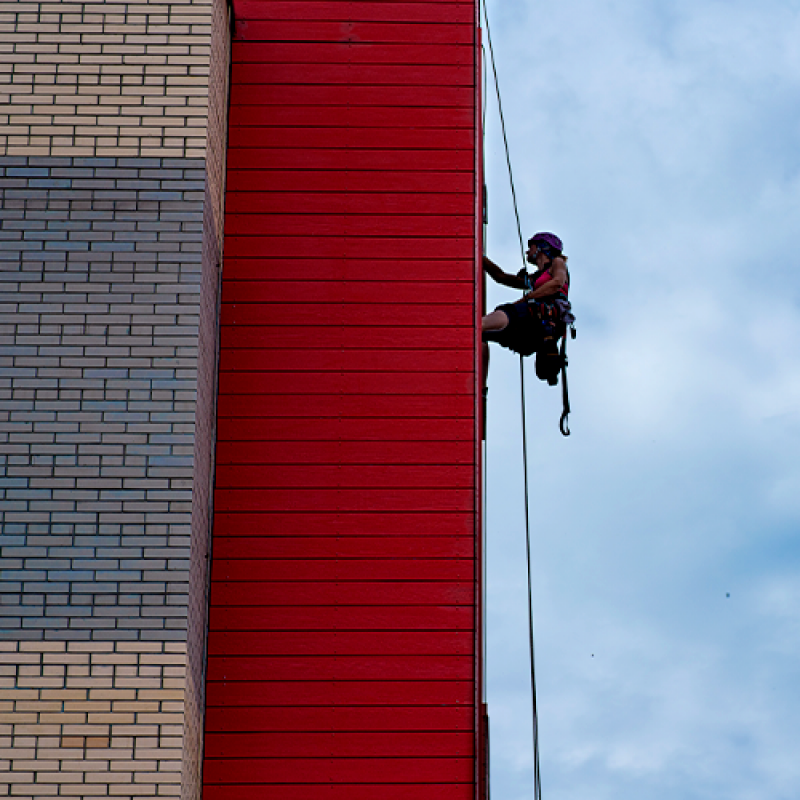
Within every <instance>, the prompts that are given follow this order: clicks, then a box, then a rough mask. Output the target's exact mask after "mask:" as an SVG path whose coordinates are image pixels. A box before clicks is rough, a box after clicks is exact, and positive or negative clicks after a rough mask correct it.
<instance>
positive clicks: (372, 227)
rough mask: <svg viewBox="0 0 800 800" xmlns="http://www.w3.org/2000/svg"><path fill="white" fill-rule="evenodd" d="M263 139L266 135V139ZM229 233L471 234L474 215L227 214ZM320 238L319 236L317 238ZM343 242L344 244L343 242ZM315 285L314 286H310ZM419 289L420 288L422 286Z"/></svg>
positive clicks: (269, 234)
mask: <svg viewBox="0 0 800 800" xmlns="http://www.w3.org/2000/svg"><path fill="white" fill-rule="evenodd" d="M262 141H263V139H262ZM225 225H226V230H227V231H228V232H229V233H228V235H229V236H232V237H233V236H280V237H288V236H296V237H302V236H308V235H309V233H311V234H312V235H313V236H314V237H323V236H331V237H345V236H346V237H348V238H349V237H360V236H381V237H383V236H404V237H405V236H414V237H420V236H426V237H440V236H443V237H456V236H461V237H468V236H469V235H470V233H471V231H472V229H473V227H474V225H473V220H472V217H464V216H452V215H447V216H445V215H441V216H440V215H436V214H406V215H403V216H392V215H388V214H384V215H376V216H372V215H370V214H347V215H345V214H331V213H328V214H259V213H255V212H253V213H245V214H233V213H230V211H229V213H228V214H226V217H225ZM317 241H318V239H317ZM339 246H341V244H339ZM309 288H311V287H309ZM418 291H419V290H418Z"/></svg>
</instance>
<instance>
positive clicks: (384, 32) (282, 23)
mask: <svg viewBox="0 0 800 800" xmlns="http://www.w3.org/2000/svg"><path fill="white" fill-rule="evenodd" d="M475 36H476V28H475V25H474V23H473V22H469V23H455V24H446V23H426V24H424V25H416V24H414V23H402V22H346V21H341V22H339V21H331V22H320V21H288V20H269V21H267V20H252V21H251V20H242V19H240V20H238V21H237V23H236V39H237V41H245V42H354V43H359V44H437V45H438V44H444V45H453V44H473V43H474V41H475ZM235 82H237V83H239V82H240V81H239V80H238V79H237V80H236V81H235Z"/></svg>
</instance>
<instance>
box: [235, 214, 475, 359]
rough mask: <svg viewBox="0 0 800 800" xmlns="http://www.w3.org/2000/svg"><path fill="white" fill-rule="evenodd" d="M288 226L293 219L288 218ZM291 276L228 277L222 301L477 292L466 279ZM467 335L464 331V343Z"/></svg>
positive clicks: (411, 298)
mask: <svg viewBox="0 0 800 800" xmlns="http://www.w3.org/2000/svg"><path fill="white" fill-rule="evenodd" d="M240 219H242V220H246V217H240ZM288 226H290V223H288V222H287V227H288ZM276 227H277V223H276ZM288 277H289V276H286V278H287V279H286V280H260V281H237V280H228V281H226V282H225V286H224V288H223V290H222V302H223V304H230V303H259V304H263V303H296V304H297V305H298V306H305V305H306V304H308V303H326V304H332V303H379V304H380V303H392V304H395V303H402V304H410V303H422V304H426V305H449V304H454V303H456V304H461V305H469V304H471V303H472V302H473V300H474V295H475V287H474V286H473V285H472V284H470V283H467V282H466V281H461V282H456V281H453V282H440V281H427V282H425V283H422V282H418V281H392V282H384V281H379V280H373V281H332V280H328V281H315V282H309V281H299V280H288ZM358 321H359V320H351V324H352V326H353V327H356V323H357V322H358ZM342 335H344V334H342ZM351 335H352V334H351ZM467 338H468V337H466V336H465V335H464V332H463V331H462V333H461V341H462V343H463V342H464V340H465V339H467ZM470 338H471V337H470ZM470 344H471V342H470ZM363 346H364V347H367V346H369V344H368V343H365V345H363ZM373 349H374V346H373Z"/></svg>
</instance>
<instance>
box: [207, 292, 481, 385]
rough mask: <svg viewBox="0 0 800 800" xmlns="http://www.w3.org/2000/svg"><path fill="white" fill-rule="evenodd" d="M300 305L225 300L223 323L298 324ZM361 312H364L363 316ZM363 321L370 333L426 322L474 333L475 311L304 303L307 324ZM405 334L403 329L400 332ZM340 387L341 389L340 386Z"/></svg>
mask: <svg viewBox="0 0 800 800" xmlns="http://www.w3.org/2000/svg"><path fill="white" fill-rule="evenodd" d="M298 311H299V309H298V306H297V305H296V304H291V303H261V304H260V305H251V304H249V303H223V304H222V308H221V317H220V319H221V323H222V324H223V325H295V324H297V322H298ZM359 315H361V316H359ZM357 321H361V322H363V323H364V325H363V327H364V328H365V329H366V330H365V333H368V331H369V327H370V326H375V325H382V326H390V327H392V328H403V327H410V328H417V327H421V326H423V325H429V326H430V327H432V328H433V327H438V326H442V325H446V326H449V327H461V328H465V329H469V332H470V334H471V333H472V324H473V322H474V321H475V314H474V311H473V308H472V305H471V304H467V303H461V304H457V303H451V304H449V305H441V304H440V305H430V306H428V305H424V306H423V305H409V304H401V303H349V304H344V303H340V304H323V303H319V304H314V303H309V304H307V305H305V306H303V307H302V322H303V324H304V325H309V326H320V325H331V326H334V325H338V326H342V325H345V324H348V323H349V324H350V325H353V326H354V327H355V325H354V323H355V322H357ZM398 336H402V332H400V333H398ZM337 391H338V389H337Z"/></svg>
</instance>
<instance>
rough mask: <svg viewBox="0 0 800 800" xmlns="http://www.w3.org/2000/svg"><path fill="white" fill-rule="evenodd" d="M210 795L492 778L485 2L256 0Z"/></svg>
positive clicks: (235, 194) (235, 116)
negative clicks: (481, 70)
mask: <svg viewBox="0 0 800 800" xmlns="http://www.w3.org/2000/svg"><path fill="white" fill-rule="evenodd" d="M235 10H236V17H237V24H236V37H235V39H234V42H233V67H232V86H231V107H230V136H229V150H228V173H227V202H226V220H225V263H224V280H223V290H222V310H221V331H222V333H221V357H220V374H219V403H218V415H219V419H218V445H217V465H216V490H215V516H214V548H213V563H212V569H211V609H210V632H209V643H208V673H207V712H206V737H205V755H204V797H205V798H206V800H250V799H251V798H252V799H253V800H255V798H258V800H261V798H265V797H276V798H277V797H280V798H282V799H284V800H310V799H311V798H322V797H324V798H330V800H339V799H340V798H341V800H345V798H346V800H377V799H378V798H380V800H393V799H394V798H397V799H398V800H399V798H402V799H403V800H432V799H433V798H436V800H473V798H475V797H476V796H477V792H478V783H479V780H478V774H477V772H478V760H479V759H478V758H477V755H476V754H477V753H478V752H479V749H480V747H481V743H480V742H479V741H478V717H479V711H480V709H479V700H480V687H479V684H480V664H479V659H480V642H479V634H478V631H479V627H480V618H479V617H480V613H479V592H480V587H479V581H478V580H477V576H478V575H479V559H480V542H479V538H478V536H477V534H476V532H477V531H478V529H479V526H478V515H479V508H478V496H479V491H478V486H477V475H478V457H479V456H478V452H479V447H478V441H477V436H476V432H477V420H476V414H477V407H476V400H475V398H476V385H477V379H476V364H477V356H478V354H477V342H476V321H477V318H478V313H479V303H480V301H479V288H480V287H479V286H478V283H477V281H476V274H477V270H476V260H477V252H478V238H479V233H478V229H479V220H477V219H476V206H477V204H476V187H477V184H478V180H477V179H476V159H477V153H476V142H477V139H478V135H477V132H476V120H477V118H478V109H477V107H476V92H477V87H476V75H477V74H478V71H477V67H476V47H477V43H476V35H477V34H476V27H475V19H476V7H475V4H474V3H473V2H451V0H437V2H386V1H385V0H384V1H379V0H372V1H371V2H347V3H345V2H326V1H325V0H303V1H300V2H278V1H277V0H275V1H271V0H238V1H237V2H236V6H235Z"/></svg>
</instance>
